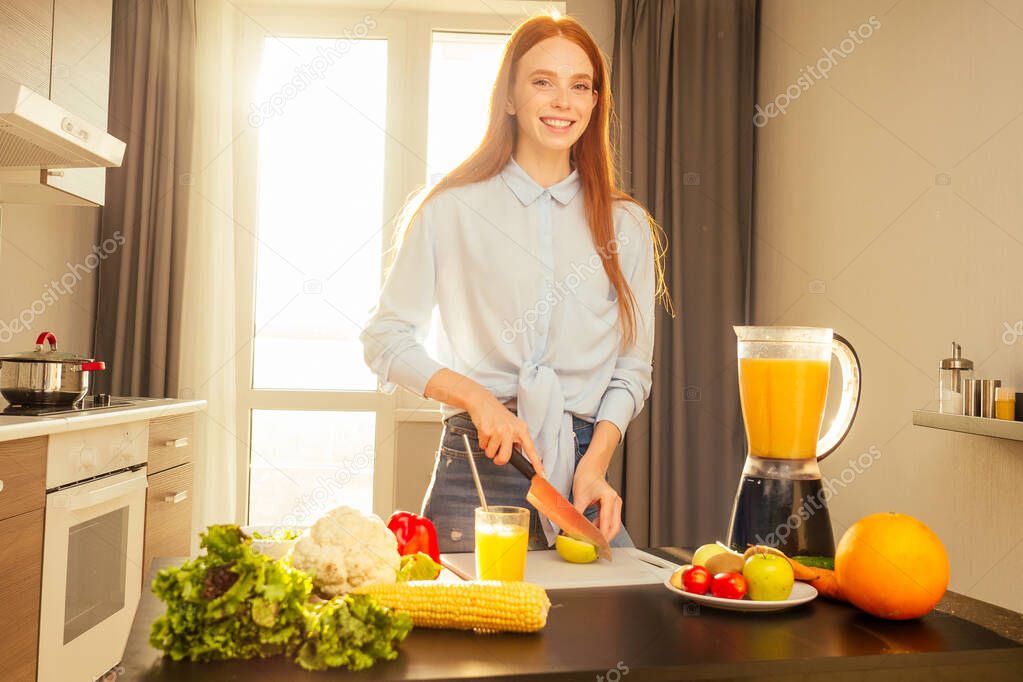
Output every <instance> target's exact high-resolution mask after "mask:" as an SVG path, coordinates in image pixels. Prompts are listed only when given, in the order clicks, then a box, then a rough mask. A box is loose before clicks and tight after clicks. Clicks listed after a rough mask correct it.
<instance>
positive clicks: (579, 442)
mask: <svg viewBox="0 0 1023 682" xmlns="http://www.w3.org/2000/svg"><path fill="white" fill-rule="evenodd" d="M572 430H573V432H574V434H575V461H576V464H578V463H579V460H580V459H581V458H582V456H583V455H584V454H585V453H586V448H588V447H589V445H590V440H592V438H593V424H591V423H590V422H588V421H586V420H584V419H579V418H578V417H573V418H572ZM463 434H465V435H468V436H469V444H470V445H472V449H473V457H474V458H475V460H476V468H477V469H478V470H479V473H480V482H481V483H482V484H483V492H484V493H485V494H486V496H487V504H489V505H511V506H515V507H525V508H526V509H528V510H529V549H549V546H548V544H547V538H546V537H545V536H544V533H543V528H542V527H541V526H540V515H539V514H538V513H537V511H536V509H534V508H533V505H531V504H529V502H527V501H526V493H527V492H528V491H529V481H528V480H526V477H525V476H523V475H522V474H521V473H519V471H518V469H516V468H515V467H513V466H511V465H510V464H509V465H505V466H498V465H497V464H494V463H493V462H492V461H491V460H490V458H488V457H487V456H486V454H485V453H484V452H483V449H482V448H480V445H479V438H478V436H477V434H476V427H475V426H474V425H473V423H472V420H471V419H469V415H468V414H466V413H464V412H463V413H461V414H456V415H454V416H452V417H448V419H446V420H445V422H444V433H443V435H442V436H441V442H440V451H439V452H438V453H437V458H436V461H435V463H434V466H433V476H432V478H431V479H430V487H429V488H427V490H426V496H425V497H424V498H423V510H422V513H423V516H426V517H427V518H429V519H430V520H431V521H433V525H434V526H436V528H437V540H438V542H439V544H440V551H441V552H472V551H474V549H475V546H476V544H475V542H476V541H475V533H474V527H475V517H474V510H475V509H476V507H478V506H479V503H480V501H479V496H478V495H477V494H476V485H475V484H474V483H473V480H472V470H471V469H470V468H469V460H468V459H467V455H466V453H465V442H464V441H463V439H462V435H463ZM571 499H572V498H571V496H569V501H571ZM598 512H599V508H598V507H597V506H596V505H592V506H590V507H589V508H588V509H587V510H586V518H588V519H590V520H591V521H593V520H595V519H596V518H597V514H598ZM611 546H612V547H632V546H633V542H632V538H630V537H629V533H628V532H627V531H626V530H625V527H624V526H623V527H622V529H621V530H620V531H619V532H618V535H616V536H615V537H614V539H613V540H612V541H611Z"/></svg>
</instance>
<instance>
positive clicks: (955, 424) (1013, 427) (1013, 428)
mask: <svg viewBox="0 0 1023 682" xmlns="http://www.w3.org/2000/svg"><path fill="white" fill-rule="evenodd" d="M913 423H914V424H916V425H917V426H926V427H929V428H932V429H944V430H945V431H958V432H959V433H972V434H973V435H975V436H990V437H991V438H1004V439H1005V440H1019V441H1023V422H1016V421H1008V420H1005V419H988V418H986V417H966V416H964V415H959V414H942V413H941V412H934V411H932V410H913Z"/></svg>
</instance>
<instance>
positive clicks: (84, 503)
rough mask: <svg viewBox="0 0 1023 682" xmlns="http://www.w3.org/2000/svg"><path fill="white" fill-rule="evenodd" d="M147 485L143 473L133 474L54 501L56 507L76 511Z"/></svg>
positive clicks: (147, 482) (141, 488)
mask: <svg viewBox="0 0 1023 682" xmlns="http://www.w3.org/2000/svg"><path fill="white" fill-rule="evenodd" d="M148 487H149V480H148V479H147V477H146V475H145V474H144V473H141V474H139V475H138V476H133V477H131V478H129V479H127V480H123V481H119V482H118V483H111V484H110V485H108V486H104V487H102V488H97V489H96V490H89V491H87V492H81V493H77V494H74V495H68V496H67V497H61V498H58V499H56V500H54V502H55V503H56V505H57V506H58V507H64V508H65V509H68V510H69V511H77V510H79V509H87V508H89V507H95V506H96V505H97V504H102V503H103V502H107V501H109V500H113V499H116V498H118V497H122V496H124V495H127V494H128V493H133V492H135V491H136V490H144V489H146V488H148Z"/></svg>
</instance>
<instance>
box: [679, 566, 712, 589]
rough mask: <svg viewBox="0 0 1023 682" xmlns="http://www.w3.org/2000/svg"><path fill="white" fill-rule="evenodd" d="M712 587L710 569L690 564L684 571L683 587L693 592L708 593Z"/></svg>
mask: <svg viewBox="0 0 1023 682" xmlns="http://www.w3.org/2000/svg"><path fill="white" fill-rule="evenodd" d="M709 587H710V571H708V570H707V569H706V568H704V567H703V566H690V567H689V568H687V569H686V570H684V571H682V588H683V589H684V590H685V591H686V592H692V593H693V594H707V588H709Z"/></svg>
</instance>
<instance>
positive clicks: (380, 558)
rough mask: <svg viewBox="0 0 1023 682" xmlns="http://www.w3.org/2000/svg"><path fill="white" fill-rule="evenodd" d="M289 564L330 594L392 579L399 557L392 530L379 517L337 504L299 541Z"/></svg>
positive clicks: (341, 592) (399, 562) (337, 593)
mask: <svg viewBox="0 0 1023 682" xmlns="http://www.w3.org/2000/svg"><path fill="white" fill-rule="evenodd" d="M291 563H292V565H293V566H294V567H295V568H297V569H299V570H301V571H305V572H306V573H308V574H309V575H310V576H312V579H313V584H314V585H316V586H317V587H318V588H319V589H320V590H321V591H322V592H324V593H325V594H328V595H330V596H332V597H333V596H335V595H339V594H346V593H348V592H351V591H352V590H354V589H355V588H356V587H358V586H359V585H363V584H368V583H393V582H395V578H396V576H397V571H398V569H399V568H400V566H401V556H400V555H399V554H398V541H397V540H396V539H395V537H394V533H392V532H391V531H390V530H389V529H388V528H387V526H386V525H384V522H383V521H381V520H380V517H379V516H377V515H375V514H363V513H362V512H360V511H359V510H358V509H352V508H351V507H337V508H336V509H332V510H331V511H329V512H327V514H326V515H324V516H323V517H322V518H320V519H319V520H318V521H317V522H316V523H314V524H313V526H312V528H310V529H309V532H308V533H306V534H305V535H304V536H303V537H302V539H300V540H299V541H298V543H297V544H296V545H295V548H294V550H293V551H292V555H291Z"/></svg>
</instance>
